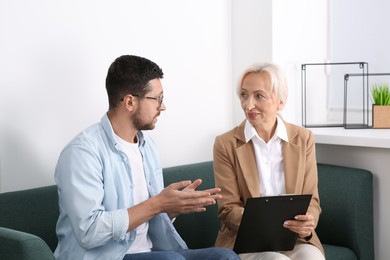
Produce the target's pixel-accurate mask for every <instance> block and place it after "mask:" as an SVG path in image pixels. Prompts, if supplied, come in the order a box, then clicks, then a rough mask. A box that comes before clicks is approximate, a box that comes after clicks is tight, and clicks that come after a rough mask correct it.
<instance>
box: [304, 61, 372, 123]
mask: <svg viewBox="0 0 390 260" xmlns="http://www.w3.org/2000/svg"><path fill="white" fill-rule="evenodd" d="M355 65H356V68H355ZM314 66H318V67H323V70H324V73H325V74H326V75H325V74H324V75H322V76H323V77H326V79H327V82H326V83H325V84H324V85H325V86H326V89H327V91H328V92H329V90H328V88H329V86H328V85H327V84H329V82H331V81H332V80H334V79H333V78H331V77H330V76H331V72H332V68H335V67H337V68H338V69H340V71H338V72H339V74H340V75H341V76H342V78H341V76H340V89H339V90H338V91H339V92H340V95H343V97H340V100H341V101H340V104H339V105H340V106H341V107H340V117H342V119H340V120H339V121H337V120H336V122H326V123H316V122H310V120H308V117H307V115H308V111H311V109H312V108H311V107H310V104H309V103H308V100H307V99H308V97H307V93H308V92H309V91H313V89H311V88H315V86H311V85H308V82H307V78H308V69H309V68H311V67H314ZM343 66H344V67H343ZM301 68H302V69H301V86H302V125H303V126H304V127H345V128H366V127H367V125H368V124H367V122H368V121H367V120H368V119H367V118H365V115H363V118H364V120H363V121H362V123H358V124H356V123H354V124H349V123H348V120H347V118H346V116H348V106H347V105H348V97H347V93H348V86H347V83H346V80H345V75H352V74H362V75H368V63H367V62H332V63H306V64H302V67H301ZM351 68H353V71H351V70H352V69H351ZM352 72H358V73H352ZM343 80H344V85H343ZM328 81H329V82H328ZM365 82H366V83H365ZM322 83H323V82H322ZM361 87H362V95H363V96H364V97H365V96H366V95H367V94H368V81H365V80H363V81H362V86H361ZM313 96H314V95H312V96H311V97H310V99H313V98H320V99H321V98H322V99H324V98H327V97H323V96H321V95H318V96H317V97H313ZM328 98H329V97H328ZM367 98H369V97H368V96H367ZM312 103H314V104H315V105H317V104H318V103H320V102H318V103H317V102H312ZM327 105H329V103H327ZM328 109H329V108H325V110H326V111H327V110H328ZM366 110H368V109H366ZM363 114H366V111H364V112H363Z"/></svg>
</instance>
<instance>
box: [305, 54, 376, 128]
mask: <svg viewBox="0 0 390 260" xmlns="http://www.w3.org/2000/svg"><path fill="white" fill-rule="evenodd" d="M352 74H360V75H363V76H360V77H359V80H356V81H354V82H353V83H352V81H350V80H349V78H348V79H347V80H346V77H348V76H347V75H352ZM367 74H368V63H366V62H340V63H307V64H302V70H301V84H302V125H303V126H304V127H345V128H367V127H370V121H369V110H370V109H369V96H368V90H369V89H368V81H367V76H364V75H367ZM356 79H357V78H356Z"/></svg>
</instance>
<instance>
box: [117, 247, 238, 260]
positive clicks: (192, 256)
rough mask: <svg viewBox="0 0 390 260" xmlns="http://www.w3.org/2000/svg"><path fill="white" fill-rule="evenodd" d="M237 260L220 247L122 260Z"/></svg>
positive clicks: (140, 255)
mask: <svg viewBox="0 0 390 260" xmlns="http://www.w3.org/2000/svg"><path fill="white" fill-rule="evenodd" d="M153 259H156V260H199V259H202V260H239V259H240V258H239V257H238V255H237V254H236V253H234V252H233V251H232V250H230V249H227V248H222V247H209V248H202V249H188V250H183V251H180V252H174V251H152V252H148V253H139V254H129V255H126V256H125V257H124V258H123V260H153Z"/></svg>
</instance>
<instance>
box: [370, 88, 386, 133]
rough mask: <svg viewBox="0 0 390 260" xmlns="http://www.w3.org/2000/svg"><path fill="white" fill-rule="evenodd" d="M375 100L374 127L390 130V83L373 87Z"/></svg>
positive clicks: (373, 106) (373, 110) (373, 108)
mask: <svg viewBox="0 0 390 260" xmlns="http://www.w3.org/2000/svg"><path fill="white" fill-rule="evenodd" d="M371 95H372V99H373V105H372V127H373V128H390V89H389V84H388V83H377V84H374V85H373V86H372V87H371Z"/></svg>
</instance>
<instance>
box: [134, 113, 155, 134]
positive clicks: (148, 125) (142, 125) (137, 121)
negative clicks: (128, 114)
mask: <svg viewBox="0 0 390 260" xmlns="http://www.w3.org/2000/svg"><path fill="white" fill-rule="evenodd" d="M133 124H134V126H135V128H136V129H137V130H138V131H141V130H152V129H154V128H155V127H156V125H155V124H154V118H153V120H152V121H150V122H145V120H143V119H142V118H141V116H140V113H137V114H136V115H135V116H134V118H133Z"/></svg>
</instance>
